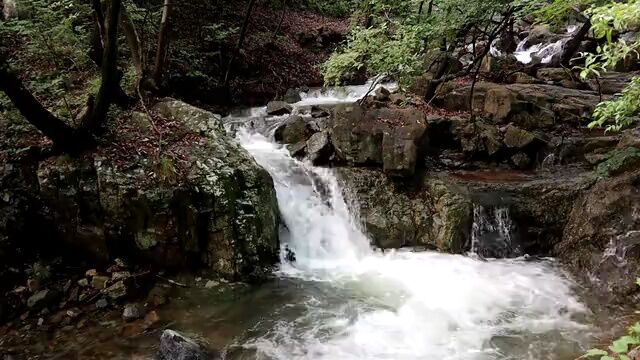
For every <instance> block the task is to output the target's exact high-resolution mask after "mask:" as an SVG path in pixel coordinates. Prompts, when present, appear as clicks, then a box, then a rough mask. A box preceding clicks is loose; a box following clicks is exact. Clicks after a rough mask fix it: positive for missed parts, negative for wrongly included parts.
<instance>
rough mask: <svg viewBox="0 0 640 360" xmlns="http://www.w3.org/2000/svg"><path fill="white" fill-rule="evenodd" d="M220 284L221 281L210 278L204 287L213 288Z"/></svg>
mask: <svg viewBox="0 0 640 360" xmlns="http://www.w3.org/2000/svg"><path fill="white" fill-rule="evenodd" d="M218 285H220V283H219V282H217V281H215V280H209V281H207V283H206V284H205V285H204V287H205V288H207V289H211V288H214V287H216V286H218Z"/></svg>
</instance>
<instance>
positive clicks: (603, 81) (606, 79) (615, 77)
mask: <svg viewBox="0 0 640 360" xmlns="http://www.w3.org/2000/svg"><path fill="white" fill-rule="evenodd" d="M635 76H638V72H615V71H607V72H604V73H602V74H601V76H599V77H598V79H597V80H595V79H592V80H589V81H588V85H589V88H590V89H591V90H593V91H595V92H596V93H602V94H605V95H613V94H619V93H621V92H622V90H624V88H625V87H626V86H627V85H628V84H629V82H630V81H631V79H632V78H633V77H635Z"/></svg>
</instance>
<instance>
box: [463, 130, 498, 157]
mask: <svg viewBox="0 0 640 360" xmlns="http://www.w3.org/2000/svg"><path fill="white" fill-rule="evenodd" d="M460 145H461V147H462V150H463V151H464V152H465V153H466V154H467V155H469V156H471V157H475V158H481V157H483V156H484V155H488V156H489V157H493V156H495V155H497V154H498V153H499V152H500V150H502V149H503V148H504V144H503V143H502V136H501V135H500V132H499V131H498V128H497V127H496V126H495V125H491V124H487V123H485V122H483V121H476V122H474V123H470V124H468V125H467V126H465V127H464V129H463V130H462V132H461V134H460Z"/></svg>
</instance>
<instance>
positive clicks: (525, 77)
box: [508, 72, 539, 84]
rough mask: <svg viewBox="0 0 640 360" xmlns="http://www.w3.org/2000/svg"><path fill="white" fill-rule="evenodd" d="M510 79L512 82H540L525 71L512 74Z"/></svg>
mask: <svg viewBox="0 0 640 360" xmlns="http://www.w3.org/2000/svg"><path fill="white" fill-rule="evenodd" d="M508 81H509V82H510V83H512V84H536V83H538V82H539V80H538V79H536V78H535V77H533V76H531V75H529V74H526V73H523V72H517V73H515V74H513V75H511V76H510V77H509V79H508Z"/></svg>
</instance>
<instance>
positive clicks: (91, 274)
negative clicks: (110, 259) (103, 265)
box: [84, 269, 98, 278]
mask: <svg viewBox="0 0 640 360" xmlns="http://www.w3.org/2000/svg"><path fill="white" fill-rule="evenodd" d="M84 275H85V276H86V277H88V278H91V277H94V276H96V275H98V270H96V269H91V270H87V272H85V274H84Z"/></svg>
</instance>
